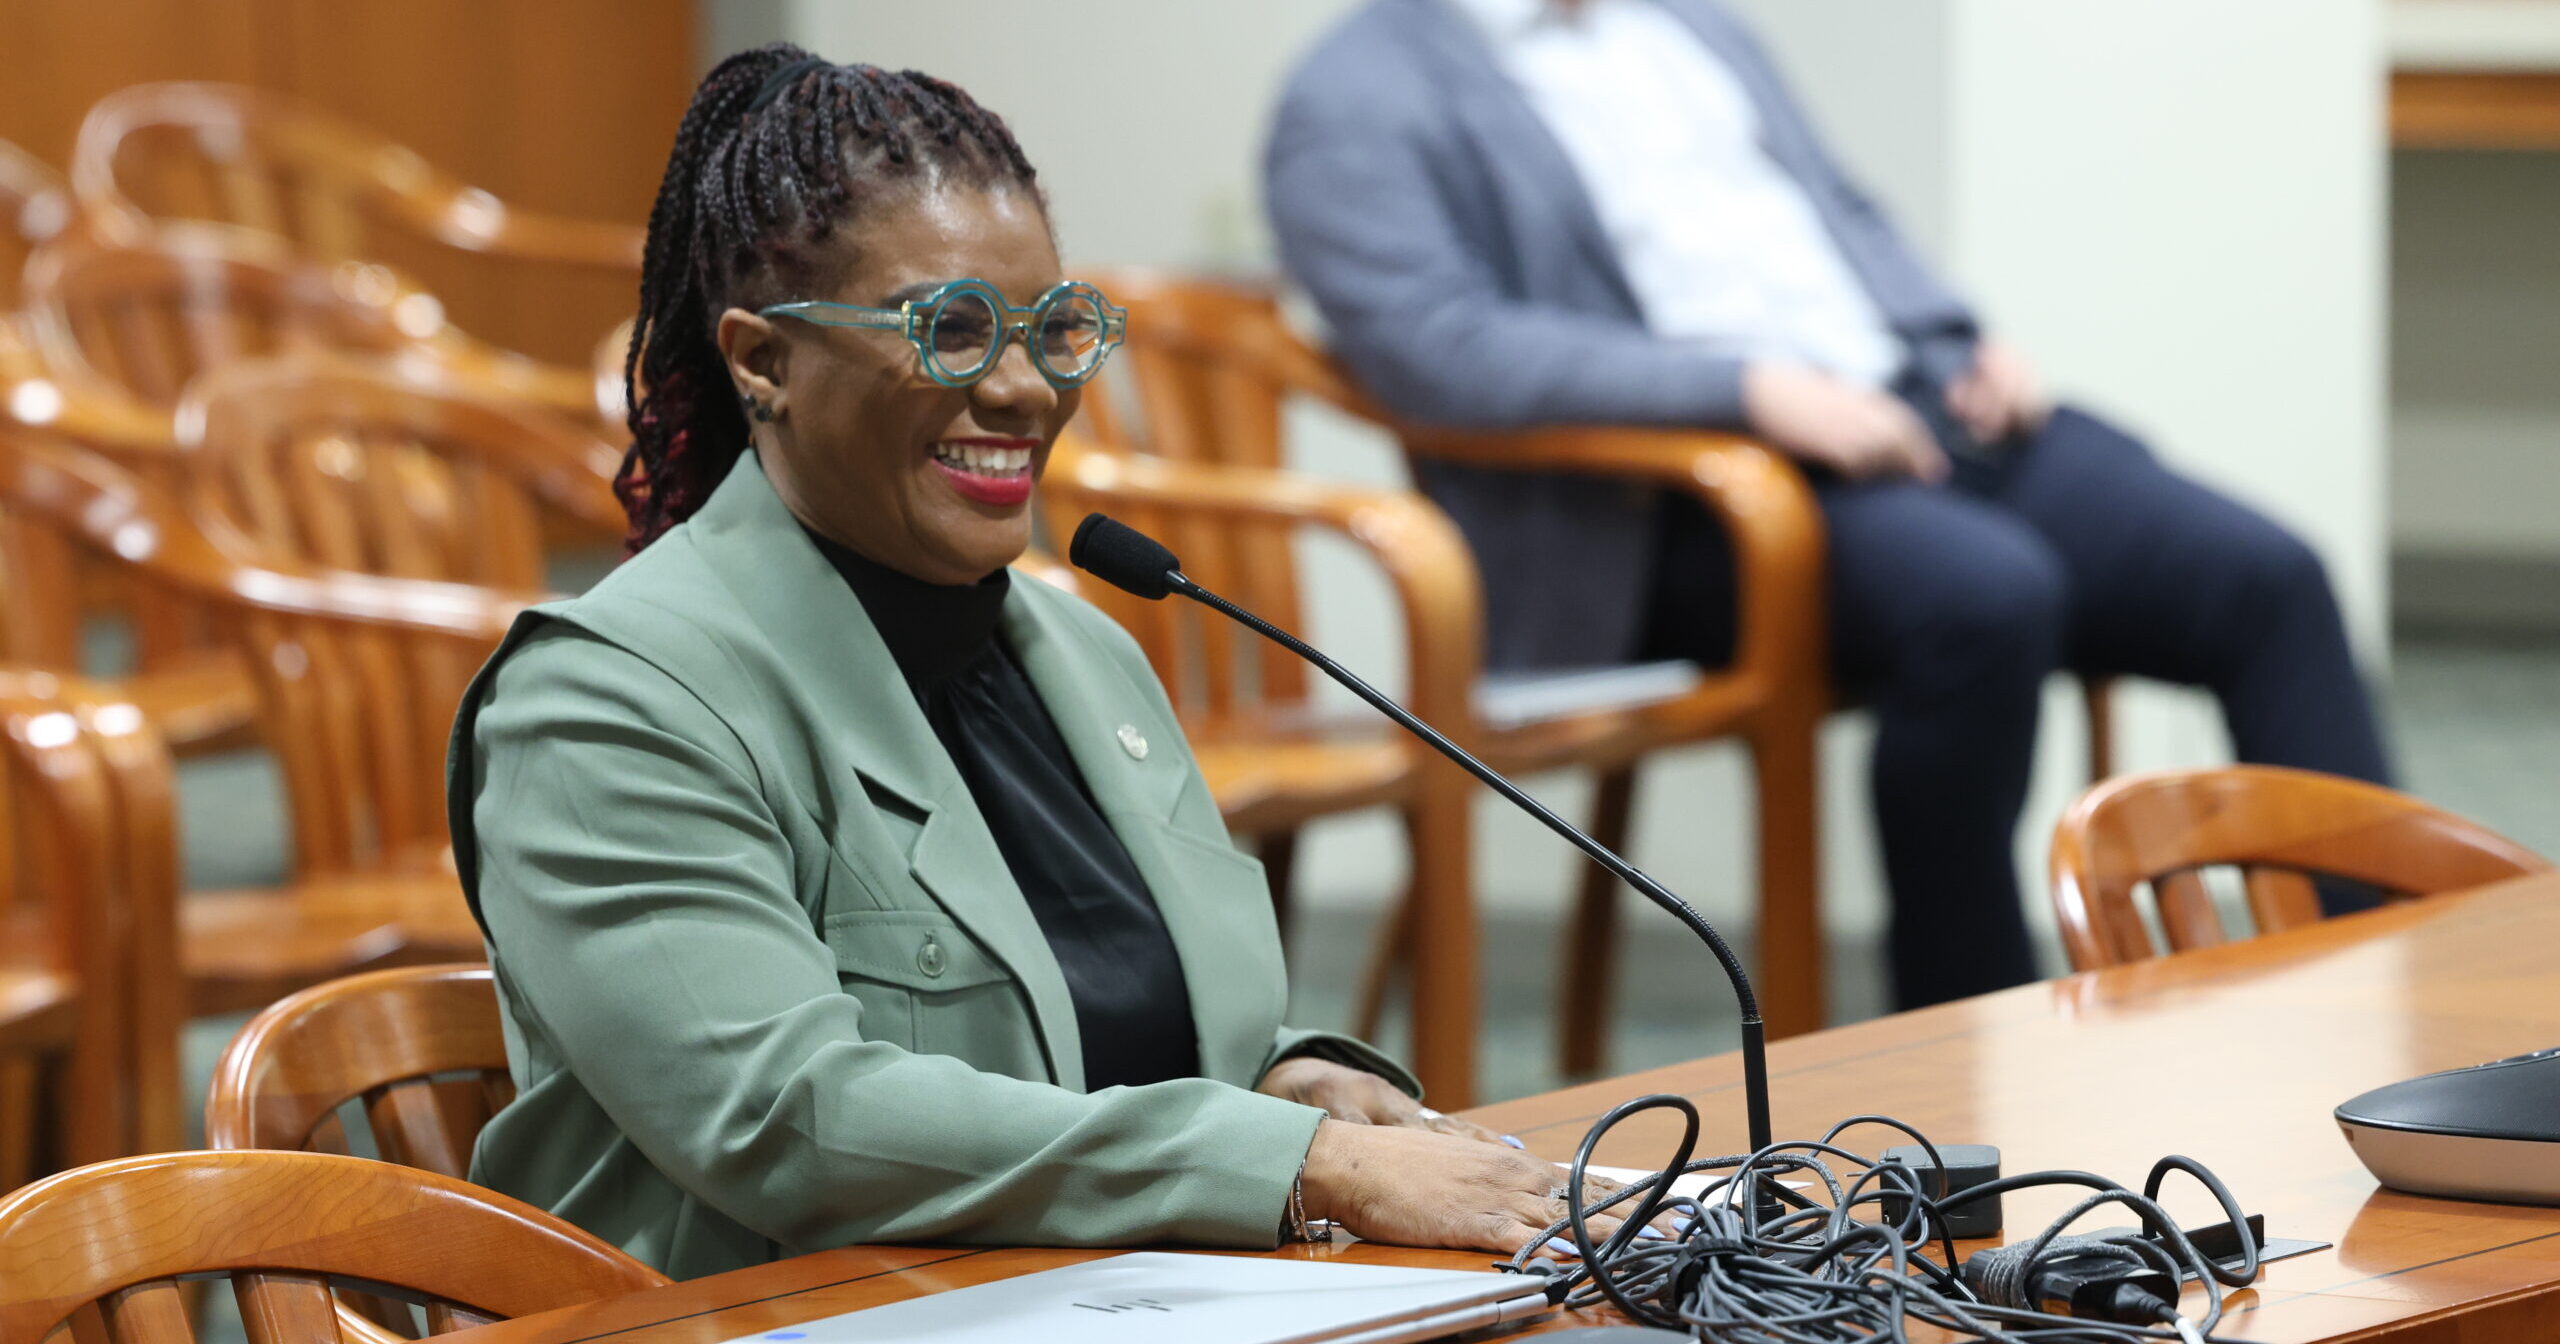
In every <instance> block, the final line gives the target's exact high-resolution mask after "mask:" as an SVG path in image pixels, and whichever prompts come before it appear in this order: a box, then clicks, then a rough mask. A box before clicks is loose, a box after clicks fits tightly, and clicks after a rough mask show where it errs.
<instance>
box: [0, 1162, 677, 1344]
mask: <svg viewBox="0 0 2560 1344" xmlns="http://www.w3.org/2000/svg"><path fill="white" fill-rule="evenodd" d="M182 1276H185V1277H205V1276H218V1277H222V1278H227V1279H229V1280H230V1282H231V1287H232V1291H233V1293H234V1294H235V1295H236V1296H237V1297H238V1298H239V1301H240V1315H241V1320H242V1323H243V1324H244V1325H245V1326H246V1327H247V1331H248V1337H249V1340H250V1344H311V1342H312V1341H330V1340H338V1339H341V1338H344V1337H345V1336H344V1334H343V1332H342V1327H341V1324H340V1319H341V1318H340V1317H339V1316H338V1315H337V1314H336V1312H335V1310H334V1308H335V1303H334V1302H333V1300H332V1287H333V1286H334V1285H336V1284H339V1283H345V1282H349V1281H355V1282H358V1283H360V1284H361V1285H362V1288H363V1290H364V1291H367V1292H371V1293H383V1294H393V1295H398V1296H401V1297H404V1298H406V1299H408V1300H411V1301H414V1302H416V1303H417V1304H419V1305H420V1306H422V1307H423V1308H424V1310H425V1316H426V1321H427V1330H428V1333H430V1334H444V1333H447V1332H450V1331H453V1330H460V1329H467V1328H469V1327H471V1326H474V1325H483V1324H487V1323H489V1322H491V1321H496V1320H504V1319H507V1318H510V1317H515V1316H523V1315H529V1314H531V1313H533V1312H538V1311H549V1310H552V1309H554V1308H557V1307H565V1306H574V1305H577V1304H579V1303H582V1302H592V1301H595V1300H596V1299H598V1298H602V1297H607V1296H610V1295H613V1294H617V1293H625V1292H632V1291H636V1290H638V1289H642V1288H654V1287H657V1286H660V1285H662V1284H664V1283H666V1282H667V1279H666V1277H665V1276H664V1275H661V1274H659V1273H658V1272H656V1271H655V1270H652V1269H650V1268H649V1267H648V1266H646V1265H643V1264H641V1263H640V1262H639V1261H637V1260H634V1259H632V1258H631V1257H630V1256H627V1255H625V1254H623V1253H622V1252H620V1251H618V1250H616V1249H614V1248H613V1247H611V1246H608V1245H606V1244H605V1243H603V1242H601V1241H599V1240H597V1239H596V1238H594V1237H592V1236H589V1235H588V1234H587V1233H585V1232H582V1231H580V1230H578V1229H577V1228H574V1227H571V1226H569V1225H568V1224H567V1223H564V1222H561V1221H560V1220H559V1219H556V1218H553V1217H551V1216H550V1215H548V1214H546V1213H543V1212H541V1211H540V1210H538V1209H534V1208H530V1207H528V1206H526V1205H524V1204H521V1203H518V1202H517V1201H515V1200H512V1199H509V1198H507V1197H506V1196H504V1195H501V1194H498V1193H496V1192H495V1191H490V1190H483V1189H480V1188H479V1187H477V1186H473V1185H469V1184H466V1183H464V1182H462V1181H458V1180H454V1179H452V1178H450V1177H444V1176H438V1175H436V1174H434V1173H432V1172H425V1171H418V1170H414V1169H412V1168H408V1167H400V1166H394V1165H392V1164H390V1163H387V1162H368V1161H366V1160H364V1159H362V1158H354V1157H341V1156H338V1155H335V1154H328V1153H272V1152H228V1153H162V1154H159V1155H156V1156H151V1157H135V1158H126V1159H123V1160H121V1161H115V1162H106V1163H101V1164H98V1165H95V1166H89V1167H83V1168H81V1169H79V1170H77V1171H67V1172H64V1173H62V1174H61V1175H59V1176H55V1177H52V1178H50V1179H48V1180H44V1181H40V1182H38V1183H36V1184H35V1185H32V1186H29V1187H27V1188H25V1189H23V1190H20V1191H18V1192H17V1193H15V1194H13V1195H10V1196H9V1197H7V1198H6V1199H5V1200H0V1338H5V1339H10V1340H30V1341H32V1340H38V1339H42V1338H43V1337H44V1336H45V1335H46V1334H47V1333H48V1332H49V1331H52V1330H54V1329H56V1328H57V1327H61V1326H64V1325H66V1324H67V1325H69V1326H70V1328H71V1332H72V1337H73V1338H75V1339H79V1340H83V1341H90V1340H94V1341H100V1342H101V1344H192V1341H193V1340H194V1339H195V1338H196V1335H195V1331H194V1327H193V1324H192V1322H191V1321H190V1320H189V1316H188V1311H187V1308H186V1304H185V1301H184V1298H183V1295H182V1292H181V1288H180V1285H179V1282H178V1280H179V1279H180V1278H181V1277H182Z"/></svg>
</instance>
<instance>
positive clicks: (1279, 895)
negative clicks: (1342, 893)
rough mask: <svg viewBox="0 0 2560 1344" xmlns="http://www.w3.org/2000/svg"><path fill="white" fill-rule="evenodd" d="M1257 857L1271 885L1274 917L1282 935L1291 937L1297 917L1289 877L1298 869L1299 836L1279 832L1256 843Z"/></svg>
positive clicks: (1287, 832) (1254, 845) (1295, 833)
mask: <svg viewBox="0 0 2560 1344" xmlns="http://www.w3.org/2000/svg"><path fill="white" fill-rule="evenodd" d="M1253 853H1254V857H1255V858H1258V859H1260V860H1262V875H1263V877H1264V878H1265V879H1267V880H1268V881H1269V882H1270V884H1271V917H1272V919H1273V920H1274V921H1276V922H1277V923H1278V924H1279V925H1280V936H1281V937H1282V938H1284V939H1285V938H1287V937H1288V936H1289V923H1290V920H1291V917H1292V916H1293V915H1295V914H1296V910H1297V907H1296V903H1295V902H1294V901H1293V900H1292V899H1291V889H1290V878H1291V877H1292V876H1293V875H1294V874H1295V873H1296V872H1297V867H1298V833H1297V832H1296V831H1294V830H1288V831H1277V832H1274V833H1272V834H1270V835H1266V836H1263V837H1261V838H1260V839H1258V840H1256V841H1254V843H1253Z"/></svg>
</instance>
